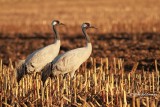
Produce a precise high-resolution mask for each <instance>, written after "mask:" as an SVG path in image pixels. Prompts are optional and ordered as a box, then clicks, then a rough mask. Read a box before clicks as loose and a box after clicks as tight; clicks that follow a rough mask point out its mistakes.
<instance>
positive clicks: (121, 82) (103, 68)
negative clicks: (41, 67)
mask: <svg viewBox="0 0 160 107" xmlns="http://www.w3.org/2000/svg"><path fill="white" fill-rule="evenodd" d="M9 62H10V63H9V66H5V65H3V62H2V60H0V106H1V107H2V106H9V107H12V106H18V107H19V106H37V107H39V106H47V107H51V106H61V107H63V106H84V107H85V106H90V107H100V106H106V107H110V106H113V107H114V106H117V105H118V106H120V107H141V106H146V107H157V106H158V104H159V102H160V100H159V99H160V93H159V89H160V88H159V78H160V77H159V70H158V66H157V65H158V64H157V61H156V60H155V70H153V71H152V72H149V71H144V69H142V70H141V71H138V70H137V67H138V63H135V64H134V65H133V68H132V70H131V71H130V72H126V71H125V68H124V60H122V59H117V58H114V59H113V61H111V62H110V61H109V60H108V58H105V59H102V58H101V59H100V60H97V59H95V58H90V60H88V62H86V63H85V64H83V65H82V66H81V67H80V68H79V70H78V71H77V72H76V74H75V77H74V78H73V79H72V78H70V75H67V76H66V77H65V78H64V79H63V76H62V75H59V76H57V77H55V78H53V79H51V78H48V79H47V81H46V83H45V85H44V86H43V83H42V82H41V77H40V75H37V76H35V75H26V76H24V78H23V79H22V80H21V81H20V83H19V84H18V83H17V82H16V73H15V72H16V70H15V68H14V67H13V64H12V61H11V60H10V61H9ZM87 63H91V64H92V65H91V67H89V68H87V66H86V65H87ZM97 63H99V64H100V66H97ZM35 77H36V78H35Z"/></svg>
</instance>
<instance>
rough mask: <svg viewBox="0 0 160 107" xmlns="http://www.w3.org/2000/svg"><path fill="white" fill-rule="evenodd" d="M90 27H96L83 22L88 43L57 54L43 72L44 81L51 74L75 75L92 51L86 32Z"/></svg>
mask: <svg viewBox="0 0 160 107" xmlns="http://www.w3.org/2000/svg"><path fill="white" fill-rule="evenodd" d="M88 28H95V27H93V26H91V25H90V24H89V23H83V24H82V31H83V34H84V36H85V38H86V41H87V45H86V46H85V47H82V48H77V49H73V50H70V51H68V52H66V53H64V54H61V55H59V56H57V57H56V58H55V60H53V61H52V63H51V65H50V66H49V67H48V68H47V70H46V72H43V73H42V78H41V79H42V81H43V82H45V81H46V79H47V78H48V76H50V75H59V74H62V75H64V74H66V73H70V75H71V77H73V76H74V73H75V71H76V70H77V69H78V68H79V67H80V65H81V64H82V63H83V62H85V61H86V60H87V59H88V58H89V56H90V54H91V52H92V45H91V42H90V38H89V36H88V35H87V33H86V29H88Z"/></svg>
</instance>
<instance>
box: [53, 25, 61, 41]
mask: <svg viewBox="0 0 160 107" xmlns="http://www.w3.org/2000/svg"><path fill="white" fill-rule="evenodd" d="M53 31H54V34H55V42H56V41H57V40H60V37H59V33H58V32H57V30H56V28H55V26H53Z"/></svg>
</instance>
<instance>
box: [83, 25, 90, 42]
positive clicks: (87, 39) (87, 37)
mask: <svg viewBox="0 0 160 107" xmlns="http://www.w3.org/2000/svg"><path fill="white" fill-rule="evenodd" d="M82 32H83V34H84V36H85V38H86V41H87V44H88V43H91V41H90V38H89V36H88V34H87V33H86V29H84V28H82Z"/></svg>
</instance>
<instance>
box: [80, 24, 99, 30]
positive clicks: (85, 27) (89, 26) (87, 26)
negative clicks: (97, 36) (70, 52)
mask: <svg viewBox="0 0 160 107" xmlns="http://www.w3.org/2000/svg"><path fill="white" fill-rule="evenodd" d="M88 28H94V29H97V28H96V27H94V26H91V24H90V23H83V24H82V29H88Z"/></svg>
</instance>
